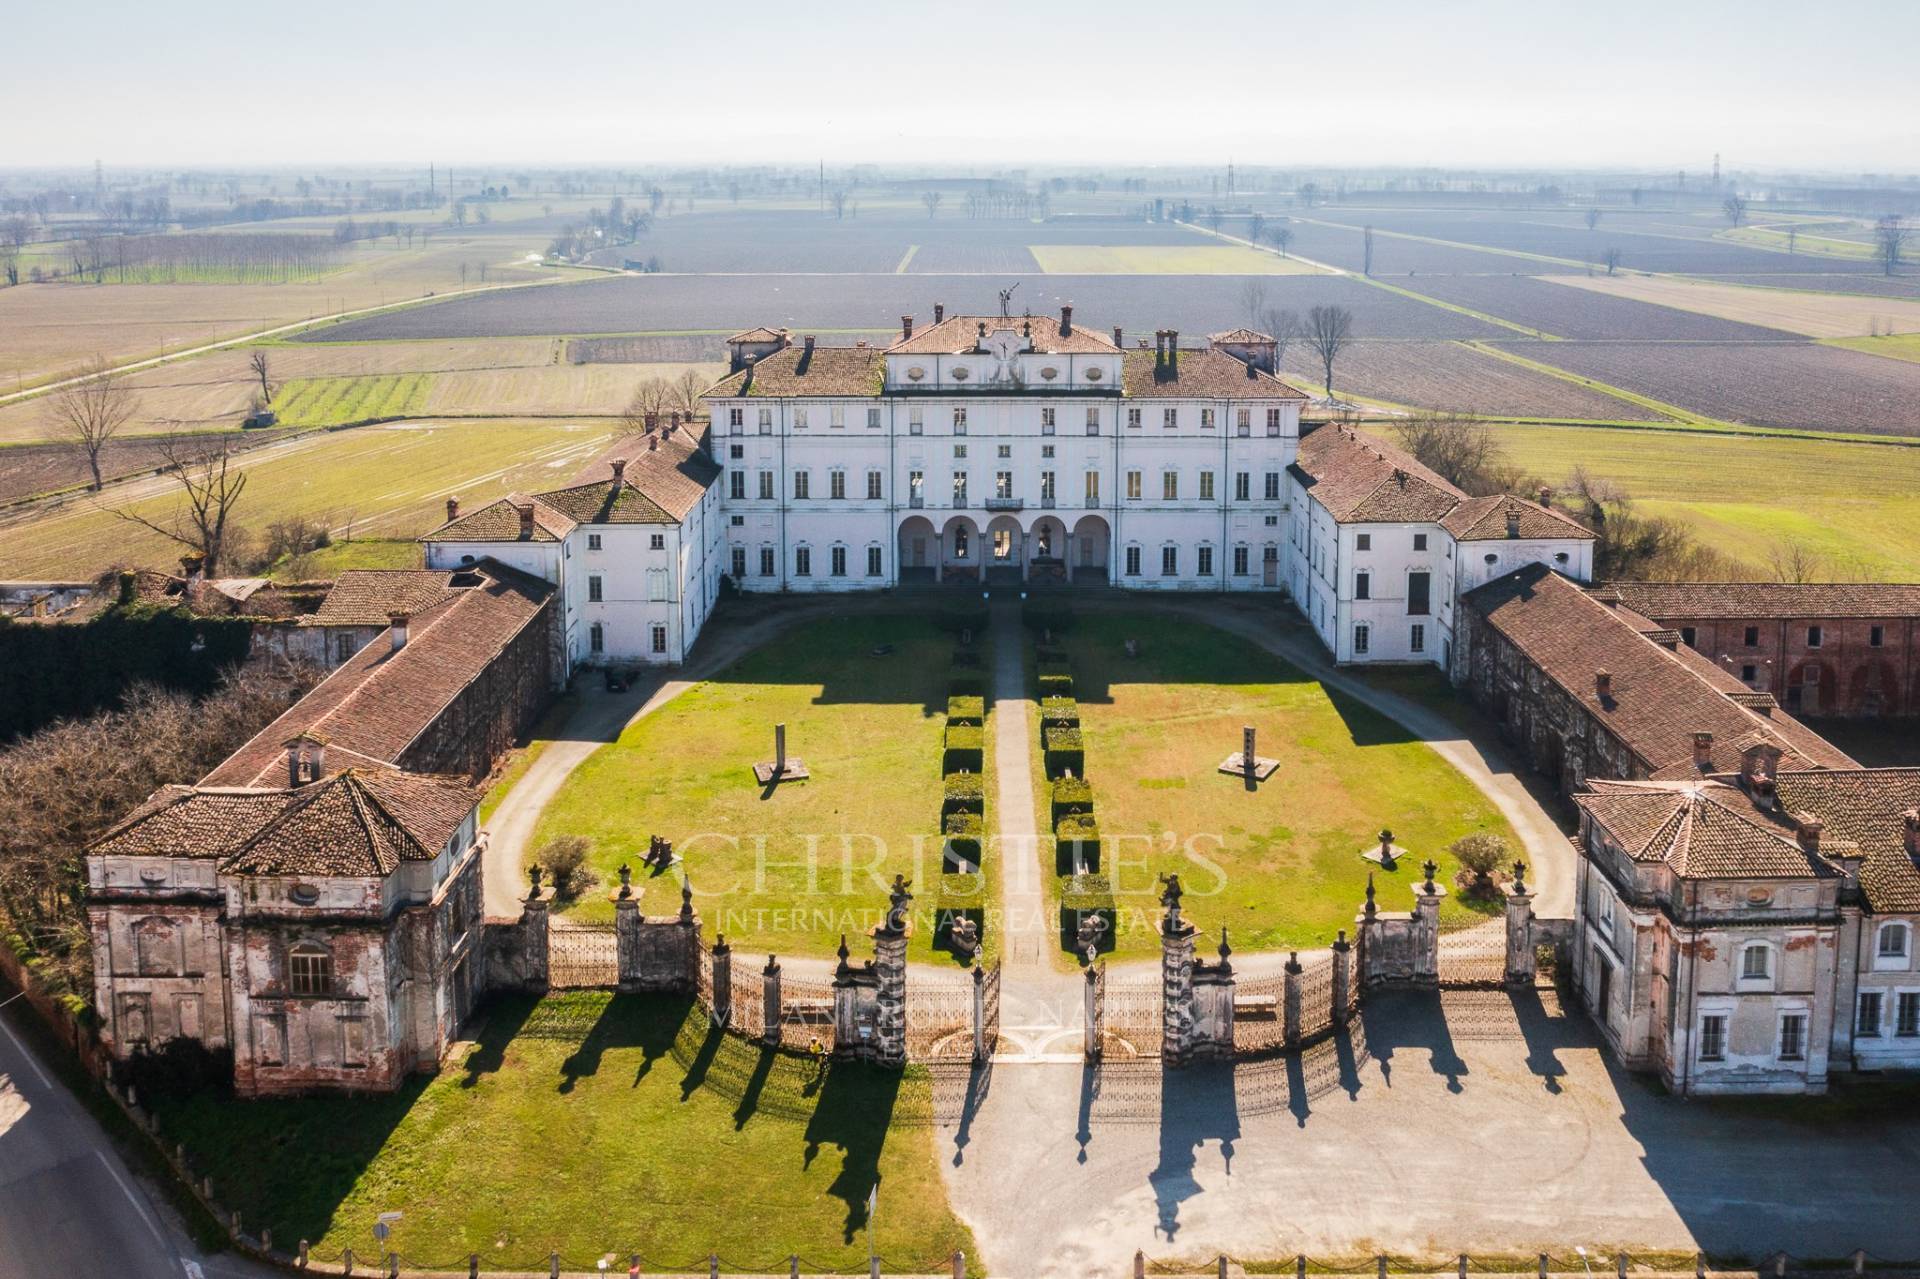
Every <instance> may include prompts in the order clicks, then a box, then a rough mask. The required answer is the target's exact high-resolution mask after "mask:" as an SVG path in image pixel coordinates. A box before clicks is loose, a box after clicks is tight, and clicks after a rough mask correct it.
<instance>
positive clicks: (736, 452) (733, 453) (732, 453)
mask: <svg viewBox="0 0 1920 1279" xmlns="http://www.w3.org/2000/svg"><path fill="white" fill-rule="evenodd" d="M746 455H747V446H746V445H744V444H729V445H727V456H728V457H729V458H731V459H733V460H734V461H736V462H737V461H739V460H740V459H741V458H743V457H745V456H746Z"/></svg>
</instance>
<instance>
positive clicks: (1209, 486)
mask: <svg viewBox="0 0 1920 1279" xmlns="http://www.w3.org/2000/svg"><path fill="white" fill-rule="evenodd" d="M1200 500H1201V501H1202V502H1211V501H1212V500H1213V472H1212V471H1202V472H1200Z"/></svg>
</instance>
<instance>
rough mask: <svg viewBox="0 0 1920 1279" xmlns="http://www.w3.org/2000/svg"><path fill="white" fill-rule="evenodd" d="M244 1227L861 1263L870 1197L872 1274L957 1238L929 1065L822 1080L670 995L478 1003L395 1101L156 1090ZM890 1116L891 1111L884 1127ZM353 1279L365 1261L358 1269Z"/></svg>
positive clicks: (500, 1252) (327, 1241)
mask: <svg viewBox="0 0 1920 1279" xmlns="http://www.w3.org/2000/svg"><path fill="white" fill-rule="evenodd" d="M154 1108H155V1110H156V1112H157V1114H158V1116H159V1120H160V1124H161V1131H162V1133H163V1134H164V1139H165V1140H167V1141H169V1142H173V1141H179V1142H183V1143H184V1144H185V1145H186V1147H187V1150H188V1152H189V1157H190V1159H191V1160H192V1161H193V1164H194V1166H195V1168H196V1170H198V1171H199V1172H200V1173H202V1174H203V1175H208V1176H211V1177H212V1178H213V1183H214V1190H215V1193H216V1194H218V1195H219V1197H220V1198H221V1200H222V1201H224V1202H225V1203H226V1204H228V1205H229V1206H231V1207H233V1208H235V1209H237V1210H238V1211H239V1213H240V1216H241V1220H242V1221H243V1222H246V1223H247V1228H248V1229H249V1230H258V1229H260V1228H261V1227H266V1228H268V1229H271V1230H272V1231H273V1236H274V1241H275V1243H276V1244H279V1245H281V1246H283V1247H287V1248H291V1247H292V1246H293V1245H294V1244H295V1243H296V1242H297V1241H299V1240H301V1239H307V1240H310V1241H312V1243H313V1246H314V1253H315V1256H316V1258H325V1259H326V1261H327V1263H328V1265H329V1266H330V1267H331V1268H332V1273H339V1270H338V1266H339V1261H338V1259H339V1257H340V1254H341V1252H342V1250H343V1249H346V1248H352V1249H354V1251H355V1252H356V1253H357V1254H358V1255H359V1256H360V1257H361V1258H363V1259H365V1260H366V1261H367V1262H369V1263H371V1262H374V1261H376V1260H377V1259H378V1257H379V1253H380V1250H379V1247H378V1245H376V1243H375V1242H374V1238H373V1235H372V1233H371V1231H372V1226H373V1222H374V1219H375V1217H376V1216H377V1215H378V1214H379V1213H382V1212H388V1211H398V1212H400V1213H403V1214H404V1216H403V1217H402V1218H401V1220H400V1221H399V1223H398V1224H396V1225H395V1226H394V1228H393V1236H392V1239H391V1241H390V1245H389V1246H390V1247H391V1248H392V1249H393V1250H394V1251H395V1252H397V1253H398V1254H399V1256H400V1258H401V1265H402V1266H403V1267H404V1268H405V1269H407V1270H408V1271H412V1270H414V1269H431V1270H439V1271H448V1272H455V1273H464V1272H465V1271H466V1267H467V1260H466V1259H467V1256H468V1254H470V1253H478V1254H479V1256H480V1258H481V1264H482V1265H483V1266H484V1267H486V1268H487V1269H488V1270H490V1271H501V1270H526V1271H531V1270H534V1269H536V1268H537V1269H538V1271H539V1273H541V1274H545V1273H546V1267H547V1256H548V1254H549V1253H550V1252H558V1253H559V1254H560V1257H561V1262H562V1266H563V1268H564V1269H565V1270H566V1271H567V1272H569V1273H576V1272H581V1271H587V1272H591V1271H592V1270H593V1269H594V1268H595V1265H596V1263H597V1261H598V1260H599V1259H600V1258H603V1257H606V1258H611V1259H613V1261H614V1264H615V1270H616V1272H617V1273H621V1274H624V1273H626V1267H627V1259H628V1257H629V1255H630V1254H632V1253H635V1252H637V1253H639V1254H640V1256H641V1258H642V1261H643V1265H642V1271H643V1272H644V1273H649V1274H659V1273H662V1272H670V1273H678V1274H687V1273H695V1272H698V1273H703V1274H704V1273H705V1271H706V1257H707V1254H708V1253H709V1252H713V1253H717V1254H718V1255H719V1257H720V1259H721V1263H722V1267H723V1269H724V1270H725V1271H726V1273H729V1274H743V1273H744V1274H775V1273H778V1274H785V1273H786V1270H787V1263H786V1258H787V1256H788V1255H789V1254H792V1253H797V1254H799V1255H800V1256H801V1257H802V1258H804V1259H805V1260H806V1263H807V1269H808V1271H809V1272H810V1273H821V1272H828V1273H853V1272H856V1271H859V1272H864V1271H865V1268H866V1248H867V1242H866V1236H865V1230H866V1222H867V1212H866V1201H867V1195H868V1192H869V1191H870V1190H871V1189H872V1188H873V1187H874V1185H875V1184H876V1183H880V1184H881V1185H882V1187H883V1188H882V1191H881V1194H880V1202H881V1203H882V1204H883V1205H884V1209H883V1210H882V1211H881V1212H879V1213H878V1214H877V1220H876V1222H875V1228H874V1240H873V1241H874V1247H875V1250H876V1251H877V1252H878V1253H879V1255H880V1256H881V1257H882V1258H884V1259H885V1263H886V1268H887V1272H888V1273H890V1274H916V1273H917V1274H928V1273H933V1272H936V1271H938V1272H941V1273H945V1270H946V1266H947V1259H948V1258H949V1257H950V1256H951V1255H952V1253H953V1252H954V1251H955V1250H962V1251H965V1252H966V1253H967V1254H968V1255H969V1256H972V1255H973V1252H974V1249H973V1244H972V1240H971V1237H970V1236H969V1235H968V1232H967V1229H966V1227H965V1226H964V1225H962V1224H961V1223H960V1222H959V1221H958V1220H957V1219H956V1218H955V1217H954V1215H953V1213H952V1211H951V1209H949V1207H948V1206H947V1196H946V1191H945V1188H944V1186H943V1185H942V1183H941V1178H940V1171H939V1168H938V1166H937V1164H936V1163H935V1159H934V1149H933V1130H932V1128H931V1126H930V1125H929V1123H928V1120H929V1119H930V1118H931V1110H932V1098H931V1089H930V1084H929V1081H928V1079H927V1077H926V1076H925V1075H924V1073H922V1072H920V1071H917V1070H909V1071H907V1072H905V1074H904V1075H903V1074H902V1073H901V1072H898V1071H885V1070H880V1069H877V1068H871V1067H863V1066H859V1065H833V1066H829V1067H826V1068H825V1069H824V1070H822V1069H818V1068H816V1066H815V1065H814V1064H813V1062H812V1061H810V1060H806V1059H803V1058H800V1057H796V1056H792V1055H788V1054H780V1053H773V1052H767V1051H763V1050H761V1049H759V1048H756V1047H752V1046H749V1045H748V1044H747V1043H746V1042H745V1041H743V1040H741V1039H738V1038H736V1037H733V1036H729V1035H724V1034H721V1033H718V1032H716V1031H714V1030H713V1029H712V1027H711V1025H710V1023H709V1022H708V1021H707V1019H706V1016H705V1014H704V1013H703V1012H702V1010H701V1009H700V1008H699V1006H698V1005H696V1004H690V1003H689V1002H688V1001H685V1000H676V999H674V998H673V997H671V996H614V995H610V994H607V993H605V992H600V991H574V992H568V993H565V994H556V995H550V996H548V997H547V998H545V999H540V1000H534V999H530V998H526V997H514V998H509V999H503V1000H501V1001H500V1002H498V1003H497V1004H495V1005H494V1007H493V1009H492V1010H491V1011H490V1013H489V1014H488V1015H487V1019H486V1023H485V1025H484V1026H483V1027H482V1028H481V1030H480V1032H479V1040H478V1043H477V1044H475V1045H474V1046H472V1047H471V1048H468V1049H464V1050H462V1049H456V1050H455V1053H454V1055H453V1057H452V1059H451V1060H450V1062H449V1063H448V1066H447V1068H446V1069H445V1070H444V1071H443V1072H442V1073H441V1074H439V1075H438V1076H436V1077H434V1078H433V1079H431V1080H427V1079H423V1078H417V1077H416V1078H415V1079H413V1080H411V1081H409V1083H408V1084H407V1086H406V1087H404V1088H402V1089H401V1090H400V1092H398V1093H397V1094H394V1095H391V1096H358V1097H320V1098H304V1099H297V1100H284V1101H254V1102H241V1101H234V1100H231V1099H222V1098H218V1097H216V1096H214V1095H213V1094H212V1093H211V1092H202V1093H200V1094H198V1095H196V1096H195V1097H193V1098H192V1100H190V1101H185V1102H169V1101H165V1100H159V1101H157V1102H156V1103H154ZM903 1121H904V1122H903ZM361 1273H366V1272H365V1271H362V1272H361Z"/></svg>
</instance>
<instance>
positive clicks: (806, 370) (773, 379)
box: [702, 343, 885, 397]
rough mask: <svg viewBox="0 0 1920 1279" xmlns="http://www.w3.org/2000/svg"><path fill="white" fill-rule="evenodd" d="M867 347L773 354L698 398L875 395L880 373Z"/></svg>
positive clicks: (789, 349)
mask: <svg viewBox="0 0 1920 1279" xmlns="http://www.w3.org/2000/svg"><path fill="white" fill-rule="evenodd" d="M881 354H882V353H881V351H880V349H879V348H878V347H872V346H821V345H819V344H818V343H816V344H815V345H814V348H813V351H812V353H811V354H809V353H808V351H807V349H806V347H804V346H789V347H786V348H784V349H782V350H779V351H775V352H773V353H772V354H771V355H769V356H767V357H766V358H765V359H763V360H759V361H756V362H755V363H754V365H753V367H752V368H750V369H741V370H740V371H739V372H737V373H730V374H728V375H727V376H726V377H723V378H721V379H720V380H719V381H718V382H716V383H714V384H713V385H712V386H710V387H708V388H707V390H706V391H704V392H702V394H703V396H717V397H726V396H742V395H744V396H748V397H752V396H760V395H765V396H798V395H878V394H879V393H880V387H881V382H882V381H883V376H882V375H883V374H884V372H885V365H884V363H883V361H882V360H881V358H880V357H881Z"/></svg>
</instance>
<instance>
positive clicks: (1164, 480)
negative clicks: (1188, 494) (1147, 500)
mask: <svg viewBox="0 0 1920 1279" xmlns="http://www.w3.org/2000/svg"><path fill="white" fill-rule="evenodd" d="M1160 498H1161V500H1162V501H1166V502H1177V501H1179V500H1180V472H1178V471H1162V472H1161V473H1160Z"/></svg>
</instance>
